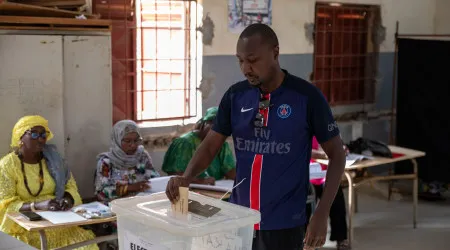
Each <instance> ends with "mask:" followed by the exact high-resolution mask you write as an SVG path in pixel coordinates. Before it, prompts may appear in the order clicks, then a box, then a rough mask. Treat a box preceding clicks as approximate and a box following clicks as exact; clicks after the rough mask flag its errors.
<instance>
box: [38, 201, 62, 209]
mask: <svg viewBox="0 0 450 250" xmlns="http://www.w3.org/2000/svg"><path fill="white" fill-rule="evenodd" d="M35 207H36V209H37V210H40V211H61V207H60V203H59V202H58V201H57V200H56V199H51V200H46V201H41V202H39V203H36V205H35Z"/></svg>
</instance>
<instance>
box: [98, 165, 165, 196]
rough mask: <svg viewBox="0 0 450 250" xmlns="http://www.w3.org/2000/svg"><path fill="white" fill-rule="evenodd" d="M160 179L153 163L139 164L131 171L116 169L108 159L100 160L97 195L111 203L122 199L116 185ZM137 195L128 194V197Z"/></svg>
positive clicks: (130, 169)
mask: <svg viewBox="0 0 450 250" xmlns="http://www.w3.org/2000/svg"><path fill="white" fill-rule="evenodd" d="M154 177H159V173H158V172H156V170H155V169H154V168H153V166H152V163H151V162H148V163H147V164H146V165H144V164H138V165H137V166H136V167H133V168H129V169H121V168H115V167H113V166H112V164H111V163H110V160H109V159H108V158H107V157H102V158H100V159H99V160H98V163H97V171H96V176H95V194H96V195H97V198H98V199H99V200H101V201H103V202H109V201H111V200H114V199H116V198H121V197H120V196H119V195H118V194H117V192H116V185H117V184H121V185H127V184H128V185H130V184H134V183H137V182H141V181H148V180H150V178H154ZM132 195H135V194H133V193H128V194H127V196H132Z"/></svg>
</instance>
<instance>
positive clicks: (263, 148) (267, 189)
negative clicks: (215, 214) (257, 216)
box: [212, 71, 339, 230]
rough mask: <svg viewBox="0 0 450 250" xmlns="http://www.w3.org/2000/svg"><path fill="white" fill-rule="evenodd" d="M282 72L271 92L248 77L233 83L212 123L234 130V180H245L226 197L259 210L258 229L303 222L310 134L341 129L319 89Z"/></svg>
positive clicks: (322, 137) (327, 135) (321, 136)
mask: <svg viewBox="0 0 450 250" xmlns="http://www.w3.org/2000/svg"><path fill="white" fill-rule="evenodd" d="M284 72H285V75H286V76H285V79H284V81H283V83H282V84H281V86H280V87H279V88H277V89H276V90H275V91H273V92H272V93H270V94H265V95H263V94H261V92H260V90H259V89H258V88H255V87H252V86H251V85H250V84H249V82H248V81H242V82H239V83H237V84H234V85H233V86H231V87H230V88H229V89H228V91H227V92H226V93H225V94H224V96H223V98H222V100H221V103H220V106H219V111H218V114H217V117H216V120H215V123H214V125H213V128H212V129H213V130H214V131H216V132H218V133H220V134H223V135H225V136H230V135H232V136H233V140H234V148H235V152H236V171H237V175H236V180H235V183H239V182H241V181H242V180H244V181H243V182H242V183H241V184H240V185H239V186H238V187H236V188H235V189H234V190H233V192H232V195H231V198H230V201H231V202H233V203H235V204H238V205H241V206H245V207H249V208H252V209H255V210H258V211H260V212H261V222H260V223H259V224H257V225H255V229H256V230H276V229H287V228H293V227H297V226H302V225H305V224H306V214H305V209H306V197H307V194H308V185H309V184H308V183H309V163H310V158H311V146H312V145H311V143H312V137H313V136H316V138H317V140H318V141H319V143H323V142H326V141H328V140H329V139H331V138H333V137H335V136H338V135H339V128H338V126H337V124H336V122H335V120H334V118H333V116H332V113H331V110H330V107H329V105H328V103H327V101H326V100H325V97H324V96H323V95H322V93H321V91H320V90H319V89H318V88H316V87H315V86H314V85H312V84H311V83H309V82H307V81H305V80H303V79H301V78H298V77H296V76H294V75H290V74H289V73H288V72H287V71H284ZM261 100H268V101H266V102H265V103H266V104H267V103H269V108H268V109H260V102H261ZM258 113H259V115H258ZM256 117H258V118H261V117H262V118H263V119H259V121H262V124H256V123H255V120H257V121H258V119H256ZM244 178H245V179H244Z"/></svg>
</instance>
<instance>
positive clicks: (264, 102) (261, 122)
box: [253, 97, 270, 128]
mask: <svg viewBox="0 0 450 250" xmlns="http://www.w3.org/2000/svg"><path fill="white" fill-rule="evenodd" d="M269 107H270V100H269V99H267V98H264V97H261V99H260V100H259V107H258V109H259V111H258V113H256V117H255V121H254V122H253V123H254V125H255V127H259V128H262V127H266V120H265V119H264V114H265V113H267V112H268V110H269Z"/></svg>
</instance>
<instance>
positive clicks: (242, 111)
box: [241, 107, 253, 113]
mask: <svg viewBox="0 0 450 250" xmlns="http://www.w3.org/2000/svg"><path fill="white" fill-rule="evenodd" d="M252 109H253V108H249V109H244V107H242V108H241V113H244V112H247V111H250V110H252Z"/></svg>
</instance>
